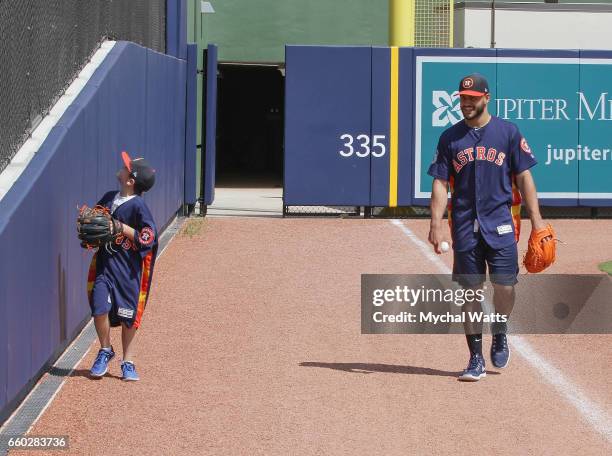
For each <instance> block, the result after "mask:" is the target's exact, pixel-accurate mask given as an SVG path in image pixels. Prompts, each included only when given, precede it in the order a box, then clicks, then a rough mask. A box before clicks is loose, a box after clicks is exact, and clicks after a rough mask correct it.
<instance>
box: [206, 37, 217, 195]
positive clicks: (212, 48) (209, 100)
mask: <svg viewBox="0 0 612 456" xmlns="http://www.w3.org/2000/svg"><path fill="white" fill-rule="evenodd" d="M205 82H206V106H205V110H206V112H205V117H204V122H205V127H204V134H205V138H204V195H203V202H204V204H205V205H207V206H208V205H210V204H212V203H213V201H214V200H215V166H216V162H217V160H216V157H217V46H216V45H214V44H209V45H208V52H207V54H206V81H205Z"/></svg>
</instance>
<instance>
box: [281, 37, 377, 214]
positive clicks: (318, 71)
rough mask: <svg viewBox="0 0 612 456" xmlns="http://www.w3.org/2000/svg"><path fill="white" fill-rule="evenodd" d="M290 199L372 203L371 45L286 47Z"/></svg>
mask: <svg viewBox="0 0 612 456" xmlns="http://www.w3.org/2000/svg"><path fill="white" fill-rule="evenodd" d="M285 52H286V65H287V70H286V71H287V72H286V81H285V84H286V92H285V93H286V95H285V164H284V165H285V175H284V182H285V187H284V204H286V205H295V206H300V205H350V206H359V205H362V206H363V205H366V206H369V205H370V155H369V153H367V151H368V147H369V144H370V125H371V110H372V103H371V90H372V87H371V85H372V73H371V64H372V63H371V62H372V49H371V48H369V47H314V46H313V47H310V46H287V47H286V51H285Z"/></svg>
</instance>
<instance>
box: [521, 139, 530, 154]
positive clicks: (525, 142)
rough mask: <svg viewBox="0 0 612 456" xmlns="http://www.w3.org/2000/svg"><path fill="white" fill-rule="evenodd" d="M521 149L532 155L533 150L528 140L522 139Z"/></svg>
mask: <svg viewBox="0 0 612 456" xmlns="http://www.w3.org/2000/svg"><path fill="white" fill-rule="evenodd" d="M521 149H522V150H523V152H526V153H528V154H530V153H531V148H530V147H529V144H527V140H526V139H525V138H522V139H521Z"/></svg>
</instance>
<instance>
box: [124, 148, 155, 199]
mask: <svg viewBox="0 0 612 456" xmlns="http://www.w3.org/2000/svg"><path fill="white" fill-rule="evenodd" d="M121 159H122V160H123V164H124V165H125V167H126V168H127V169H128V171H129V172H130V176H132V177H133V178H134V183H135V185H137V186H138V188H139V189H140V190H141V191H143V192H148V191H149V190H150V189H151V187H153V184H155V170H154V169H153V168H152V167H151V165H149V163H147V161H146V160H145V159H144V158H130V156H129V155H128V153H127V152H125V151H123V152H121Z"/></svg>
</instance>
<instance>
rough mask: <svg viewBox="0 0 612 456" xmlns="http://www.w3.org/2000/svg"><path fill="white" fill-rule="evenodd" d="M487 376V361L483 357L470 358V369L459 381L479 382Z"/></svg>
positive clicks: (468, 368) (464, 372)
mask: <svg viewBox="0 0 612 456" xmlns="http://www.w3.org/2000/svg"><path fill="white" fill-rule="evenodd" d="M486 376H487V373H486V371H485V361H484V358H483V357H482V355H478V354H476V355H472V356H470V362H469V364H468V367H467V368H466V369H465V370H464V371H463V373H462V374H461V375H460V376H459V380H461V381H462V382H477V381H478V380H480V379H481V378H484V377H486Z"/></svg>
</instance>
